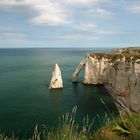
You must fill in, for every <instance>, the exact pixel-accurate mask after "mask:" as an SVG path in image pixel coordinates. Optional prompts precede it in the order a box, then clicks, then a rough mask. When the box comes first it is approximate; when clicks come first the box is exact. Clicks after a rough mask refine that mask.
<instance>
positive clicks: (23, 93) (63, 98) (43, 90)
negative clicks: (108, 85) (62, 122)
mask: <svg viewBox="0 0 140 140" xmlns="http://www.w3.org/2000/svg"><path fill="white" fill-rule="evenodd" d="M109 50H111V49H106V48H94V49H93V48H77V49H76V48H53V49H52V48H28V49H26V48H20V49H16V48H15V49H0V132H2V133H5V134H6V135H13V134H14V135H15V136H19V137H30V136H31V135H32V134H33V131H34V128H35V126H38V127H39V129H40V131H41V130H42V129H43V127H44V126H45V127H47V129H48V130H49V131H52V130H54V129H55V128H57V127H58V124H59V118H61V116H62V114H65V113H66V112H71V110H72V109H73V107H77V112H76V118H75V119H76V123H78V124H79V126H80V125H82V122H83V118H84V117H86V116H87V115H88V116H89V120H90V121H92V120H94V125H93V129H94V130H97V129H98V128H99V127H101V126H102V125H103V124H104V123H106V119H109V118H110V119H111V116H112V115H114V116H116V115H117V114H118V112H117V109H116V106H115V104H114V101H113V99H112V97H111V96H110V95H109V94H108V93H107V91H106V90H105V89H104V87H103V86H94V85H84V84H82V80H83V76H84V71H81V73H80V75H79V79H78V80H79V83H77V84H76V83H72V74H73V72H74V71H75V69H76V67H77V66H78V64H79V62H80V61H81V60H82V59H84V58H85V57H86V54H87V53H88V52H97V51H109ZM56 63H57V64H58V65H59V67H60V69H61V73H62V79H63V83H64V88H63V89H56V90H49V89H48V86H49V83H50V80H51V76H52V71H53V68H54V65H55V64H56ZM102 100H103V101H104V103H103V102H102ZM106 116H108V117H106Z"/></svg>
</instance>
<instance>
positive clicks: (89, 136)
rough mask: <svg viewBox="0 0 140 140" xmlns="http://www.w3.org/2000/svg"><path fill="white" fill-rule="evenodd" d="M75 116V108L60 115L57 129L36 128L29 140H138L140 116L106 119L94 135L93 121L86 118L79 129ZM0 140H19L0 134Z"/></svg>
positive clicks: (139, 138)
mask: <svg viewBox="0 0 140 140" xmlns="http://www.w3.org/2000/svg"><path fill="white" fill-rule="evenodd" d="M75 115H76V107H74V108H73V110H72V112H71V113H66V114H65V115H62V117H61V118H60V119H59V120H60V124H59V127H58V128H57V129H56V130H54V131H52V132H48V131H47V129H45V130H44V131H42V132H39V131H38V128H37V126H36V128H35V130H34V133H33V136H32V137H31V138H29V140H140V114H132V115H128V114H125V113H122V114H121V115H120V117H119V118H117V119H114V117H113V116H112V117H113V118H112V120H111V121H109V120H110V119H107V120H106V125H105V126H104V127H103V128H101V129H100V130H98V131H97V132H94V133H93V132H92V129H91V128H92V127H94V121H92V122H89V119H88V116H87V117H86V118H84V119H83V125H82V127H80V126H79V125H78V124H77V123H76V122H75ZM20 139H21V138H20ZM0 140H19V138H16V137H14V136H12V137H8V136H5V135H3V134H0Z"/></svg>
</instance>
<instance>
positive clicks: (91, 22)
mask: <svg viewBox="0 0 140 140" xmlns="http://www.w3.org/2000/svg"><path fill="white" fill-rule="evenodd" d="M132 46H140V0H0V48H59V47H60V48H71V47H72V48H97V47H101V48H103V47H132Z"/></svg>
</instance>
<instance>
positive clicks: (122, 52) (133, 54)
mask: <svg viewBox="0 0 140 140" xmlns="http://www.w3.org/2000/svg"><path fill="white" fill-rule="evenodd" d="M90 56H91V57H96V58H97V59H98V60H100V59H102V58H103V57H104V58H106V59H108V60H109V61H110V62H115V61H116V60H117V59H122V58H123V57H124V56H125V58H126V62H130V61H131V60H132V61H133V62H134V61H135V60H137V59H140V47H131V48H122V49H117V50H115V51H113V52H110V53H108V52H107V53H104V52H103V53H90Z"/></svg>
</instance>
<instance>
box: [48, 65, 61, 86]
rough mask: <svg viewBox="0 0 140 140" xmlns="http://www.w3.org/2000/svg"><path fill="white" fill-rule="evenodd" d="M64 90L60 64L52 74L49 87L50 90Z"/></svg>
mask: <svg viewBox="0 0 140 140" xmlns="http://www.w3.org/2000/svg"><path fill="white" fill-rule="evenodd" d="M57 88H63V80H62V77H61V70H60V68H59V66H58V64H55V67H54V70H53V72H52V79H51V82H50V85H49V89H57Z"/></svg>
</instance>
